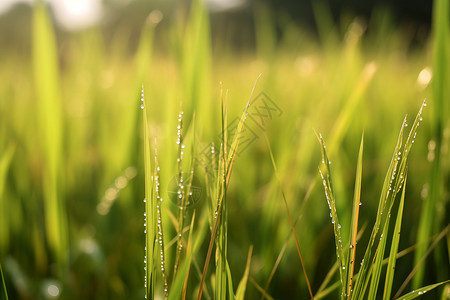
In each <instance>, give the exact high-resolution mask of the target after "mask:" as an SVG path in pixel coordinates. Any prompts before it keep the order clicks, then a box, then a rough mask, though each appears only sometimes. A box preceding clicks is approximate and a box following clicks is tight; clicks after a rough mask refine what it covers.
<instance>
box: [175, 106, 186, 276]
mask: <svg viewBox="0 0 450 300" xmlns="http://www.w3.org/2000/svg"><path fill="white" fill-rule="evenodd" d="M182 131H183V112H180V113H179V114H178V126H177V141H176V143H177V145H178V158H177V167H178V174H177V183H178V187H177V195H176V198H177V200H176V201H177V205H178V226H177V248H176V255H175V264H174V270H173V277H174V278H175V277H176V275H177V271H178V266H179V264H180V260H181V254H182V250H183V234H182V230H183V223H184V218H185V214H186V211H185V208H186V207H185V206H186V203H185V202H186V195H185V188H184V184H185V182H184V178H183V157H184V147H185V145H184V140H183V133H182Z"/></svg>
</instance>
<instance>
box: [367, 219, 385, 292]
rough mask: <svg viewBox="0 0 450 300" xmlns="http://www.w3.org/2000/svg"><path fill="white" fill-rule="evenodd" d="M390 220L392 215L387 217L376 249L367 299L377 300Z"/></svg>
mask: <svg viewBox="0 0 450 300" xmlns="http://www.w3.org/2000/svg"><path fill="white" fill-rule="evenodd" d="M389 220H390V217H388V218H387V219H386V224H385V226H384V229H383V233H382V234H381V236H380V242H379V243H378V247H377V250H376V251H375V257H374V261H373V263H372V266H371V268H370V279H371V280H370V287H369V294H368V296H367V299H371V300H375V299H376V297H377V292H378V285H379V283H380V276H381V271H382V268H383V258H384V251H385V249H386V241H387V238H388V232H389Z"/></svg>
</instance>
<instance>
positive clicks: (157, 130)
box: [0, 0, 450, 299]
mask: <svg viewBox="0 0 450 300" xmlns="http://www.w3.org/2000/svg"><path fill="white" fill-rule="evenodd" d="M434 5H435V12H434V16H433V18H434V19H433V20H434V21H433V22H434V23H433V32H432V36H431V37H430V38H429V39H427V40H422V44H420V43H419V44H420V45H417V41H415V46H414V47H412V46H411V45H412V44H413V41H412V36H414V31H411V29H410V28H402V27H400V28H396V27H394V26H392V24H390V21H389V20H390V19H389V15H388V13H386V12H381V11H374V13H373V17H372V18H371V19H370V20H361V19H359V18H353V17H350V16H347V15H343V16H342V18H341V26H340V27H339V28H338V27H334V26H333V25H331V24H332V21H331V19H330V17H329V16H330V13H329V12H328V10H327V8H326V7H324V6H322V5H320V4H318V5H316V6H315V7H314V11H315V15H316V20H317V25H318V26H317V27H318V32H319V35H318V39H316V38H314V37H313V36H312V35H311V34H309V33H308V32H307V31H305V30H303V29H302V28H299V27H298V26H297V25H296V24H295V23H294V22H293V21H291V20H289V19H288V18H286V17H284V18H282V19H283V21H282V22H280V24H275V18H274V16H272V15H271V13H269V12H268V11H267V10H265V9H264V8H261V9H258V10H257V11H256V12H255V31H256V53H255V54H252V53H234V52H232V51H231V50H230V49H228V48H227V47H226V39H225V38H223V37H222V36H221V37H220V38H218V39H219V41H217V40H216V38H215V37H213V38H212V39H211V36H210V31H209V28H210V25H209V18H208V12H207V10H206V9H205V7H204V6H203V5H202V4H201V1H193V2H192V7H191V8H190V11H189V13H187V14H186V15H185V16H184V17H182V18H178V19H179V20H181V21H179V23H174V24H172V23H170V22H171V20H170V18H168V17H167V18H163V19H162V20H161V14H160V12H158V11H153V12H151V13H150V15H149V18H148V19H147V22H146V23H145V24H144V26H143V28H142V32H141V36H140V39H139V44H138V45H137V48H136V51H135V53H134V54H133V55H130V54H129V48H127V47H126V46H125V45H124V44H126V43H125V42H124V41H126V40H127V37H128V35H127V33H126V32H122V33H121V34H117V36H116V37H115V38H113V39H112V40H111V41H109V42H108V43H106V42H103V35H102V33H101V31H100V29H98V28H91V29H88V30H85V31H82V32H79V33H74V34H71V35H70V36H69V35H68V36H59V40H56V39H55V34H54V29H53V26H52V24H51V22H50V18H49V16H48V12H47V10H46V8H45V6H44V5H43V4H42V3H38V4H36V6H35V7H34V9H33V16H32V18H33V22H32V28H33V30H32V34H31V37H30V39H31V40H32V49H25V50H23V49H22V51H20V50H19V51H12V50H11V51H9V52H8V50H7V49H1V50H0V51H1V52H2V53H5V54H7V55H8V58H9V59H8V60H7V61H4V63H3V67H2V68H1V69H0V78H1V79H3V80H2V82H3V83H1V84H0V98H2V99H3V101H0V265H1V267H0V275H1V277H2V280H1V282H0V299H4V298H5V299H7V298H8V296H9V298H10V299H31V298H39V299H51V298H55V297H60V298H62V299H117V298H125V297H127V298H131V299H142V298H143V297H144V296H145V297H146V298H147V299H180V298H181V299H195V298H197V299H244V298H245V299H255V298H261V299H290V298H292V297H295V298H299V299H306V298H314V299H322V298H329V299H336V298H339V297H340V298H342V299H365V298H369V299H381V298H382V299H389V298H398V297H400V296H401V295H403V296H401V299H413V298H415V297H418V296H422V297H423V298H427V297H428V298H429V299H436V298H439V297H442V299H446V297H447V298H448V291H449V289H450V285H449V284H448V279H449V276H448V274H449V272H450V264H449V254H450V250H449V248H450V247H449V244H450V234H449V225H448V220H449V210H448V188H447V185H448V184H447V183H448V178H449V177H448V171H449V161H448V157H449V156H448V145H449V134H448V133H449V130H450V127H449V119H450V115H449V112H450V110H449V109H448V99H449V95H450V94H449V86H448V84H446V83H447V82H449V80H450V79H449V73H448V72H449V71H448V70H450V60H449V54H448V53H449V40H450V36H449V19H450V18H449V7H448V1H446V0H436V1H435V3H434ZM177 13H179V12H177ZM178 17H180V16H179V15H178ZM159 22H161V23H163V22H165V26H161V25H160V24H158V23H159ZM275 26H277V28H278V29H280V32H277V30H275ZM160 28H161V31H160ZM368 29H370V30H368ZM366 31H367V32H366ZM221 39H222V40H221ZM155 41H158V43H155ZM428 41H429V42H428ZM106 44H107V45H108V46H107V47H106V46H105V45H106ZM212 45H218V46H220V45H224V47H212ZM154 50H155V51H154ZM30 51H31V53H32V56H31V57H28V56H26V54H27V53H29V52H30ZM261 73H262V75H260V74H261ZM256 78H258V79H257V82H256V83H255V84H254V86H252V84H253V81H254V80H255V79H256ZM430 79H431V83H430ZM219 82H223V87H222V84H220V85H219ZM424 98H427V101H426V103H427V104H428V105H427V107H426V108H425V107H424V106H425V104H422V106H420V104H421V103H422V101H423V99H424ZM418 107H420V111H419V113H418V115H417V117H416V118H415V120H414V122H412V123H409V122H407V120H408V119H407V118H405V119H404V122H403V124H402V123H401V120H402V117H403V116H404V115H405V113H408V114H411V113H412V114H414V113H416V110H417V108H418ZM422 114H423V115H424V117H423V121H422ZM419 123H420V125H421V126H420V128H419ZM400 124H401V127H400V134H399V135H398V136H396V134H395V132H394V131H395V130H394V129H396V128H398V127H399V125H400ZM419 129H420V130H419ZM314 130H316V132H321V133H322V134H323V136H324V138H322V135H320V134H317V135H318V137H319V142H317V138H316V135H315V132H314ZM408 130H409V133H408V134H407V135H406V133H407V131H408ZM362 132H364V140H363V139H361V133H362ZM416 132H418V133H417V136H416ZM405 135H406V137H405ZM324 140H325V141H327V145H328V146H327V147H325V142H324ZM396 141H397V143H396ZM357 145H360V150H359V152H358V149H357V148H358V147H357ZM412 146H414V147H412ZM363 149H364V150H363ZM393 149H394V154H393V156H392V158H391V161H390V162H389V158H390V157H391V153H392V150H393ZM321 154H322V155H321ZM363 154H364V155H363ZM356 157H357V163H356V164H355V159H354V158H356ZM329 158H331V159H332V161H333V163H331V161H330V159H329ZM317 166H319V171H320V172H319V173H318V172H317ZM386 169H387V170H388V171H387V174H386V173H385V170H386ZM355 170H356V174H355ZM320 175H321V176H320ZM321 182H322V183H323V188H324V189H325V195H326V196H325V197H324V195H323V188H322V186H321V184H320V183H321ZM406 183H407V184H406ZM352 198H353V200H352V201H351V200H350V201H346V199H352ZM143 199H144V201H142V200H143ZM326 200H328V206H329V209H330V211H329V210H328V208H327V201H326ZM329 214H330V216H331V224H330V222H329V217H328V215H329ZM391 215H392V216H393V217H395V218H392V221H391V218H390V217H391ZM394 220H395V221H394ZM143 225H144V226H143ZM369 229H370V230H369ZM369 231H370V232H369ZM445 241H446V243H445ZM335 250H336V251H335ZM360 262H361V263H360ZM394 271H395V272H394ZM6 290H7V292H6Z"/></svg>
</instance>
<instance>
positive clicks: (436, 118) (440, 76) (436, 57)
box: [413, 0, 450, 288]
mask: <svg viewBox="0 0 450 300" xmlns="http://www.w3.org/2000/svg"><path fill="white" fill-rule="evenodd" d="M449 11H450V4H449V1H448V0H435V1H433V24H432V30H433V81H432V91H433V98H432V101H433V102H432V104H433V105H432V112H433V117H432V118H431V121H432V125H433V127H432V142H434V143H435V150H434V160H433V162H432V168H431V178H430V192H429V196H428V199H427V200H426V201H424V203H423V204H424V205H423V206H424V207H423V208H422V214H421V217H420V221H419V229H418V231H417V244H422V242H423V241H425V240H426V239H427V238H428V237H429V236H430V235H431V234H432V233H433V232H432V231H433V230H434V231H435V232H436V231H437V230H436V229H437V228H439V227H438V226H441V225H442V224H443V222H444V224H445V218H446V217H445V214H442V213H440V212H439V210H438V209H436V208H437V207H439V206H440V205H444V206H445V204H444V201H443V199H444V198H445V197H444V194H443V193H445V192H448V188H446V184H445V181H444V176H443V175H444V172H445V170H444V168H443V165H444V164H445V160H446V155H445V154H444V153H442V152H443V149H444V148H445V147H444V148H443V147H442V146H443V143H442V142H443V139H444V129H445V128H446V127H447V128H448V126H449V122H448V120H449V117H450V113H449V109H450V107H449V104H448V103H449V101H448V99H449V96H450V89H449V85H448V83H449V82H450V72H449V67H450V55H449V51H450V39H449V34H450V32H449V26H450V12H449ZM442 154H444V155H442ZM447 156H448V155H447ZM447 172H448V170H447ZM447 220H448V219H447ZM433 224H437V226H436V227H437V228H436V227H435V228H433ZM425 252H426V247H425V246H420V247H418V248H417V251H416V253H415V254H414V264H417V263H418V262H419V260H420V259H421V258H422V256H423V255H424V254H425ZM438 256H440V259H441V260H442V261H445V258H443V257H442V256H443V255H442V254H441V255H439V254H438ZM436 263H438V262H436ZM439 269H440V268H437V270H438V271H437V272H438V273H439V272H440V271H439ZM444 272H445V271H444ZM424 274H425V268H424V267H422V268H420V269H419V270H418V272H417V275H416V276H415V277H414V280H413V287H414V288H417V287H419V286H421V285H422V282H423V277H424Z"/></svg>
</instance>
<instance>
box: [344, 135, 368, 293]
mask: <svg viewBox="0 0 450 300" xmlns="http://www.w3.org/2000/svg"><path fill="white" fill-rule="evenodd" d="M363 150H364V135H363V136H362V138H361V145H360V147H359V154H358V163H357V165H356V178H355V192H354V196H353V210H352V219H351V220H352V221H351V227H350V246H349V248H350V253H349V255H348V263H347V269H348V273H347V283H348V285H347V286H348V288H347V297H348V298H351V294H352V283H353V274H354V271H355V256H356V236H357V233H358V217H359V206H360V203H361V181H362V159H363Z"/></svg>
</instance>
